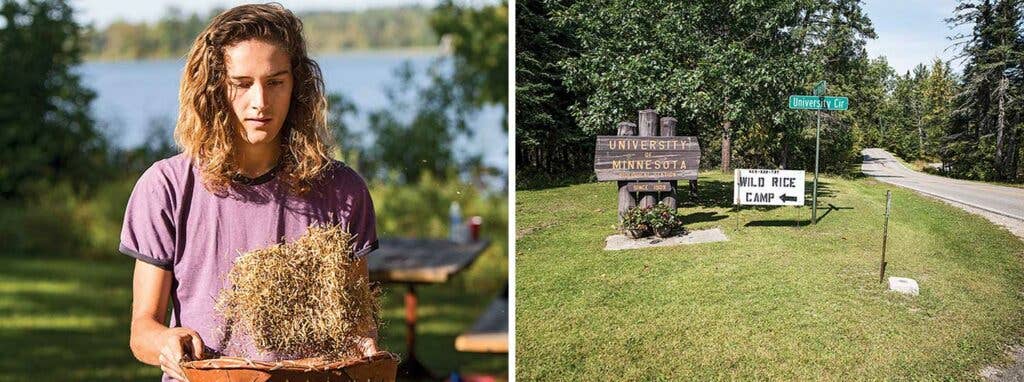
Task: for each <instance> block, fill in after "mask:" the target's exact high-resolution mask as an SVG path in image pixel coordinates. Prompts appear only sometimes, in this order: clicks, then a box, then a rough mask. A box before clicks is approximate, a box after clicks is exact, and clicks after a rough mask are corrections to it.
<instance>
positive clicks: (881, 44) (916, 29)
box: [72, 0, 962, 73]
mask: <svg viewBox="0 0 1024 382" xmlns="http://www.w3.org/2000/svg"><path fill="white" fill-rule="evenodd" d="M246 2H247V1H241V0H213V1H210V0H152V1H135V0H131V1H125V0H73V1H72V4H73V6H74V7H75V8H76V10H78V11H79V14H80V16H79V17H80V21H82V22H93V23H96V24H97V25H101V26H102V25H106V24H109V23H110V22H111V21H114V20H116V19H127V20H131V21H139V20H155V19H157V18H159V17H160V15H162V14H163V13H164V10H165V9H166V8H167V7H168V6H170V5H171V4H175V5H177V6H178V7H180V8H182V9H183V10H185V11H186V12H191V11H200V12H205V11H207V10H209V9H210V8H211V7H213V6H217V5H219V6H222V7H230V6H233V5H237V4H241V3H246ZM249 2H251V1H249ZM279 2H280V3H281V4H283V5H284V6H285V7H288V8H289V9H291V10H293V11H305V10H314V9H332V10H351V9H365V8H367V7H369V6H371V5H372V6H374V7H379V6H394V5H401V4H422V5H426V6H432V5H434V4H436V3H437V0H372V1H371V0H348V1H338V0H301V1H300V0H280V1H279ZM465 2H468V3H490V2H493V1H486V0H470V1H465ZM955 6H956V0H867V1H865V2H864V5H863V9H864V11H865V12H866V13H867V15H868V17H870V18H871V20H872V22H873V23H874V26H875V32H876V33H878V38H877V39H875V40H869V41H868V42H867V50H868V54H869V55H870V56H871V57H877V56H880V55H884V56H886V58H887V59H888V61H889V65H891V66H892V67H893V68H894V69H896V72H897V73H904V72H906V71H908V70H910V69H912V68H913V67H914V66H915V65H917V64H918V63H922V62H924V63H928V64H930V63H931V61H932V59H933V58H934V57H940V58H942V59H943V60H950V59H952V58H953V57H954V56H955V55H956V54H957V50H956V49H949V50H947V49H946V48H947V47H949V46H950V45H951V42H950V41H949V40H947V39H946V37H948V36H951V35H952V34H953V31H950V30H949V28H948V26H947V25H946V23H945V21H943V20H944V19H945V18H947V17H950V16H951V15H952V13H953V8H954V7H955ZM961 66H962V65H961V64H960V62H953V68H954V69H955V70H957V71H959V70H960V67H961Z"/></svg>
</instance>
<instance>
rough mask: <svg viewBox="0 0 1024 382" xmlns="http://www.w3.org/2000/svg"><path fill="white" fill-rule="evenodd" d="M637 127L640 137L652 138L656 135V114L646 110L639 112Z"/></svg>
mask: <svg viewBox="0 0 1024 382" xmlns="http://www.w3.org/2000/svg"><path fill="white" fill-rule="evenodd" d="M637 125H638V126H639V127H640V134H639V135H640V136H641V137H652V136H656V135H658V112H656V111H654V110H652V109H647V110H640V119H639V122H638V123H637Z"/></svg>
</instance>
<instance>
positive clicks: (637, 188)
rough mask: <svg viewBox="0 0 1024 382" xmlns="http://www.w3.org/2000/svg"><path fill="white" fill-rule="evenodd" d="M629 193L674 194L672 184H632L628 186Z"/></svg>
mask: <svg viewBox="0 0 1024 382" xmlns="http://www.w3.org/2000/svg"><path fill="white" fill-rule="evenodd" d="M626 190H628V191H629V192H672V183H668V182H630V183H628V184H626Z"/></svg>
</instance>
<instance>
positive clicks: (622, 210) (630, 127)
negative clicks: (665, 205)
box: [618, 122, 636, 224]
mask: <svg viewBox="0 0 1024 382" xmlns="http://www.w3.org/2000/svg"><path fill="white" fill-rule="evenodd" d="M618 135H619V136H634V135H636V124H635V123H632V122H619V132H618ZM627 184H629V182H626V181H622V180H620V181H619V182H618V185H619V224H622V219H623V218H624V217H625V216H626V211H629V209H630V208H633V207H635V206H636V198H634V197H633V194H632V193H630V192H629V189H628V188H627V187H626V185H627Z"/></svg>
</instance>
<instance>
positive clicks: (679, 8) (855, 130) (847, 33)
mask: <svg viewBox="0 0 1024 382" xmlns="http://www.w3.org/2000/svg"><path fill="white" fill-rule="evenodd" d="M516 6H517V7H518V8H517V25H518V31H517V46H516V57H517V68H516V77H517V85H516V86H517V88H516V91H517V116H516V117H517V124H516V150H517V163H516V166H517V174H519V175H518V184H521V185H524V186H526V187H529V186H530V185H531V184H534V185H536V184H543V183H545V182H546V181H547V180H553V179H558V178H563V179H564V178H570V179H571V178H577V179H579V178H585V177H587V176H588V174H589V173H590V172H592V170H591V169H592V160H593V144H594V139H595V138H594V137H595V136H596V135H614V134H615V126H616V123H617V122H619V121H634V122H635V120H636V118H637V116H636V111H637V110H638V109H646V108H651V109H655V110H657V111H658V113H659V114H661V115H669V116H674V117H676V118H677V119H678V120H679V127H678V132H679V134H680V135H693V136H697V137H698V139H699V141H700V144H701V147H702V158H701V165H702V167H704V168H721V169H723V170H728V169H729V168H732V167H758V168H793V169H813V163H814V126H815V125H814V121H815V118H814V112H809V111H798V110H789V109H788V108H787V106H786V98H787V97H788V95H791V94H809V93H810V89H811V87H812V86H813V85H814V84H815V83H816V82H818V81H820V80H824V81H826V82H827V84H828V94H829V95H842V96H847V97H849V99H850V104H851V107H850V109H849V110H848V111H842V112H826V113H823V115H822V133H821V138H822V143H821V149H822V159H821V163H822V168H823V170H824V171H827V172H832V173H838V174H844V173H849V172H852V171H856V166H854V165H855V164H856V163H858V162H859V158H860V155H859V151H860V149H861V148H863V147H871V146H883V147H886V148H889V149H891V150H893V151H896V152H897V153H898V154H900V155H903V156H905V157H907V158H908V159H918V158H922V159H923V158H938V159H939V160H941V161H942V162H943V163H948V164H949V165H947V166H946V168H947V170H948V171H947V172H948V173H949V174H951V175H954V176H961V177H973V178H979V179H1003V180H1013V179H1021V174H1020V170H1019V166H1016V165H1011V163H1016V162H1019V156H1020V155H1019V153H1020V150H1021V146H1020V144H1019V141H1020V135H1021V130H1022V127H1021V119H1020V112H1019V110H1020V103H1019V101H1016V100H1017V99H1019V97H1017V98H1014V97H1015V94H1018V93H1019V89H1021V86H1019V80H1020V77H1021V74H1020V73H1021V70H1020V67H1021V66H1020V62H1021V61H1020V52H1021V50H1020V48H1019V44H1020V41H1021V29H1020V13H1019V11H1020V8H1021V2H1020V0H999V1H993V0H985V1H963V2H961V3H960V4H959V5H958V7H957V9H956V10H953V13H954V16H953V17H951V18H950V20H949V22H950V23H952V24H969V25H973V26H974V33H973V34H972V35H970V36H966V37H963V38H962V42H963V52H964V59H965V60H966V65H965V74H964V75H963V76H962V77H961V76H957V75H956V74H954V73H952V71H951V70H950V68H949V64H948V63H945V62H941V61H939V62H932V63H930V65H929V66H925V65H920V66H918V67H917V68H916V69H915V70H914V71H913V72H912V73H906V74H903V75H898V74H896V73H895V72H894V71H893V69H892V68H891V67H890V66H889V65H888V63H887V62H886V61H885V59H884V57H880V58H876V59H870V58H868V57H867V53H866V50H865V48H864V45H865V41H866V39H872V38H876V35H875V32H874V29H873V27H872V24H871V20H870V19H869V18H868V17H867V16H866V15H865V14H864V12H863V10H862V9H861V5H860V2H859V1H856V0H828V1H756V2H755V1H738V2H718V1H710V0H707V1H691V2H674V1H667V0H664V1H662V0H647V1H642V2H635V1H625V0H621V1H619V0H613V1H608V2H603V3H601V4H599V5H593V4H582V3H580V2H576V1H569V0H525V1H520V2H517V5H516ZM986 10H987V11H986ZM984 15H988V16H984ZM997 15H1001V16H998V17H997ZM986 17H987V18H986ZM1000 17H1001V18H1002V20H1004V21H1003V22H1002V24H1000V23H999V22H998V20H1000ZM986 20H990V21H991V22H990V23H989V24H985V23H986V22H987V21H986ZM1010 20H1016V22H1015V23H1014V22H1012V21H1010ZM986 25H988V26H986ZM1000 25H1001V26H1000ZM989 36H991V37H989ZM1014 44H1017V45H1014ZM1014 46H1016V48H1015V47H1014ZM1014 60H1016V61H1014ZM1000 81H1002V82H1000ZM1015 81H1018V82H1015ZM972 83H978V84H993V85H985V86H988V87H985V86H982V85H976V86H975V85H971V86H968V84H972ZM998 84H1003V85H1002V86H1001V87H1000V86H997V85H998ZM970 89H977V90H974V91H969V90H970ZM1000 89H1003V90H1000ZM999 91H1002V93H999ZM1014 92H1018V93H1014ZM998 97H1003V98H999V99H1002V102H1003V103H1002V105H1003V109H1002V110H1003V112H1002V114H1000V112H999V111H998V102H997V101H995V100H996V99H997V98H998ZM981 99H990V100H989V101H984V102H981V101H979V100H981ZM986 105H996V106H991V107H988V108H985V109H984V110H982V109H979V108H982V107H987V106H986ZM999 115H1002V117H1001V118H1002V119H1000V117H999ZM999 121H1002V122H1001V124H1000V122H999ZM999 126H1002V130H1000V127H999ZM964 131H967V133H964ZM999 131H1002V137H1003V138H1001V139H1002V140H1001V141H1000V138H998V137H999V136H1000V133H999ZM883 134H884V135H883ZM972 140H973V141H972ZM986 140H988V141H990V143H989V145H990V146H991V150H989V151H990V153H989V154H984V153H986V152H989V151H985V150H974V151H971V150H963V149H964V148H967V147H969V146H970V145H972V144H974V145H975V146H977V145H985V143H984V142H986ZM965 142H971V143H965ZM998 142H1002V143H998ZM996 147H999V148H1000V149H996ZM997 151H998V152H1000V153H1001V154H1000V155H1001V156H998V158H997V155H996V154H995V153H996V152H997ZM1011 153H1018V154H1011ZM967 155H982V156H984V155H988V156H987V157H984V158H982V157H977V158H966V157H965V156H967ZM1014 155H1015V156H1014ZM1014 158H1016V159H1014ZM968 161H969V162H970V165H969V166H970V167H971V168H973V169H966V168H960V167H957V166H958V165H959V164H964V163H966V162H968ZM1015 161H1016V162H1015ZM1015 166H1016V167H1015ZM982 168H984V169H987V170H984V171H981V170H980V169H982ZM997 169H999V170H997ZM995 174H1002V175H999V176H996V175H995Z"/></svg>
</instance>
